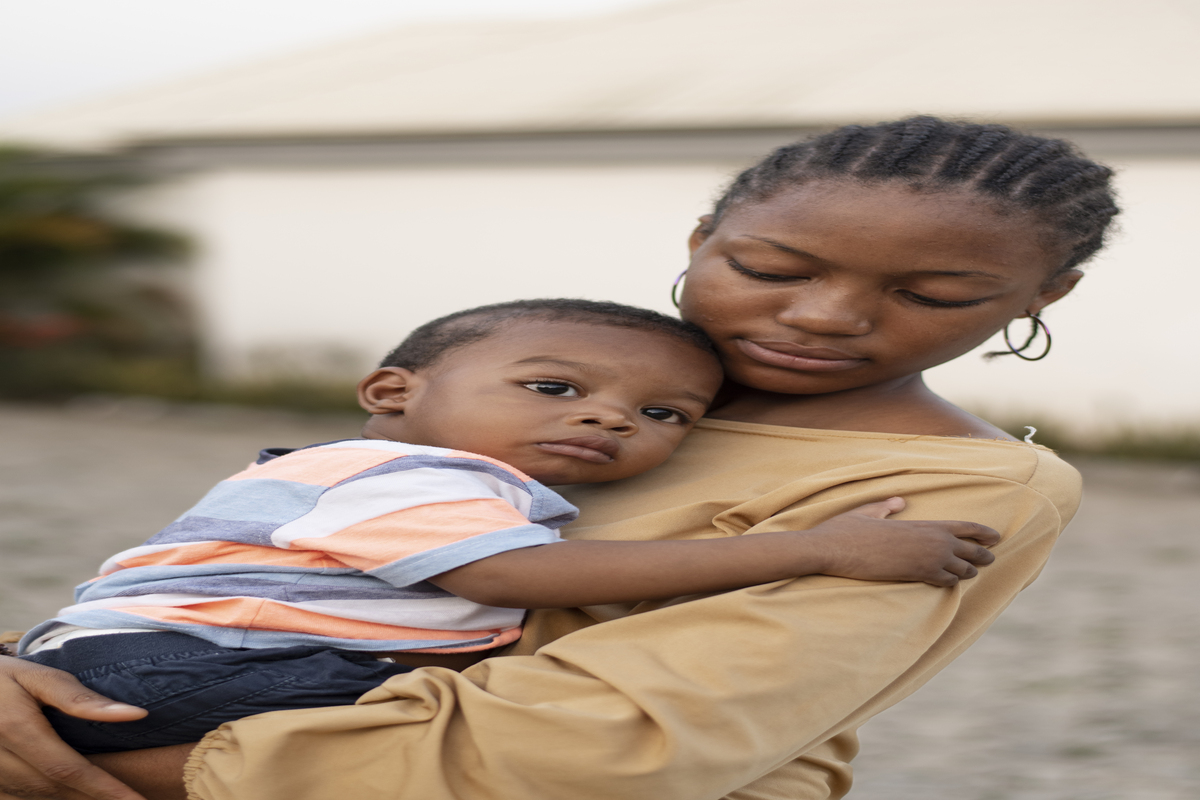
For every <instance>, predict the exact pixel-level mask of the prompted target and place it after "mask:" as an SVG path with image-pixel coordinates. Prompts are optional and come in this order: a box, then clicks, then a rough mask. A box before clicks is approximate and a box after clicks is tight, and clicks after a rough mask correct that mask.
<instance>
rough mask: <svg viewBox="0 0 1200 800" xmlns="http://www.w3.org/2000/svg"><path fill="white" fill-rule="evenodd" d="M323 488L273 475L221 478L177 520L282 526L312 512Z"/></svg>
mask: <svg viewBox="0 0 1200 800" xmlns="http://www.w3.org/2000/svg"><path fill="white" fill-rule="evenodd" d="M326 491H328V487H326V486H312V485H309V484H307V483H296V482H295V481H281V480H276V479H273V478H247V479H245V480H240V481H221V482H220V483H218V484H217V485H216V486H214V487H213V488H212V490H211V491H210V492H209V493H208V494H206V495H205V496H204V498H203V499H202V500H201V501H200V502H199V503H197V504H196V505H195V506H193V507H192V508H191V509H190V510H188V512H187V513H186V514H184V515H183V516H182V517H180V518H179V519H178V520H176V522H179V521H182V520H184V519H187V518H188V517H210V518H212V519H224V520H238V521H242V522H271V523H275V524H276V525H283V524H284V523H286V522H291V521H292V520H294V519H297V518H299V517H302V516H304V515H305V514H307V513H308V512H309V511H312V510H313V507H314V506H315V505H316V504H317V500H318V498H320V497H321V495H322V494H324V493H325V492H326Z"/></svg>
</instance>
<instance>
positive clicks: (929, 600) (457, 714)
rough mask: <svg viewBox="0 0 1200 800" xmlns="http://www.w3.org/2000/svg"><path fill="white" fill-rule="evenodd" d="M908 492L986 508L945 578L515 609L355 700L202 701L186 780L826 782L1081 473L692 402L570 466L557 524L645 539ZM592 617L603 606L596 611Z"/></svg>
mask: <svg viewBox="0 0 1200 800" xmlns="http://www.w3.org/2000/svg"><path fill="white" fill-rule="evenodd" d="M893 495H899V496H902V497H904V498H905V499H906V500H907V501H908V504H909V505H908V508H907V509H906V510H905V511H904V512H903V514H901V515H899V516H901V517H902V518H909V519H964V520H973V521H976V522H982V523H985V524H987V525H990V526H992V527H993V528H996V529H997V530H998V531H1000V533H1001V534H1002V540H1001V542H1000V543H999V544H997V545H996V546H995V547H994V548H993V552H994V553H995V555H996V561H995V563H994V564H992V565H990V566H987V567H984V568H982V569H981V570H980V574H979V576H978V577H976V578H973V579H971V580H967V581H963V582H961V583H959V585H958V586H956V587H955V588H953V589H944V588H937V587H932V586H928V585H925V584H921V583H885V582H867V581H855V580H849V579H845V578H835V577H830V576H825V575H814V576H809V577H805V578H800V579H797V580H791V581H780V582H776V583H771V584H765V585H762V586H757V587H752V588H749V589H742V590H739V591H735V592H726V593H722V594H715V595H709V596H703V597H697V598H691V599H688V600H687V601H686V602H675V603H643V604H640V605H637V606H633V607H630V606H603V607H592V608H588V609H565V610H548V611H535V612H532V613H531V614H530V615H529V619H528V623H527V626H526V631H525V635H524V637H523V639H522V640H521V642H520V643H519V644H518V645H517V646H516V648H515V650H514V652H515V653H517V655H513V656H509V657H504V658H492V659H488V660H487V661H485V662H483V663H481V664H478V665H476V666H474V667H472V668H470V669H469V670H467V671H465V672H463V673H461V674H459V673H456V672H453V671H451V670H446V669H437V668H434V669H430V668H426V669H421V670H417V671H416V672H413V673H410V674H407V675H401V676H398V677H395V678H392V679H390V680H389V681H388V682H387V683H385V684H383V685H382V686H380V687H379V688H377V689H375V690H373V691H371V692H369V693H368V694H366V695H365V696H364V697H363V698H362V699H361V700H360V701H359V704H358V705H356V706H342V707H336V708H322V709H311V710H301V711H285V712H277V713H272V714H264V715H260V716H257V717H251V718H248V719H244V720H239V721H237V722H233V723H228V724H225V725H222V726H221V728H220V729H219V730H217V731H214V732H213V733H211V734H210V735H209V736H207V737H206V738H205V739H204V741H203V742H202V743H201V744H200V745H199V746H198V747H197V748H196V750H195V751H194V753H193V755H192V758H191V760H190V762H189V764H188V768H187V781H188V787H189V792H190V796H191V797H192V798H203V800H276V799H278V800H294V798H306V800H334V798H341V797H370V798H379V800H464V799H466V798H470V800H513V798H521V800H564V798H571V800H612V799H613V798H647V800H709V799H710V798H711V799H712V800H717V798H722V797H729V798H731V799H733V800H785V798H786V800H818V799H821V800H823V799H824V798H839V797H842V796H843V795H844V794H845V793H846V792H847V791H848V789H849V785H850V768H849V764H848V762H849V761H850V759H851V758H852V757H853V756H854V754H855V752H856V750H857V741H856V738H855V734H854V731H855V729H856V728H857V727H858V726H859V725H861V724H862V723H863V722H864V721H865V720H867V719H868V718H869V717H871V716H872V715H874V714H876V713H878V712H879V711H881V710H883V709H885V708H887V707H888V706H890V705H892V704H894V703H896V702H897V701H899V700H900V699H902V698H904V697H906V696H907V695H909V694H911V693H912V692H913V691H915V690H916V689H917V688H918V687H920V686H921V685H922V684H923V683H924V682H925V681H927V680H928V679H929V678H930V677H932V676H933V675H934V674H935V673H936V672H937V671H938V670H940V669H941V668H942V667H944V666H945V665H946V664H947V663H949V662H950V661H951V660H952V659H953V658H954V657H955V656H957V655H958V654H959V653H961V652H962V651H963V650H964V649H965V648H966V647H967V646H968V645H969V644H970V643H971V642H973V641H974V640H975V639H976V638H977V637H978V636H979V635H980V634H981V633H982V632H983V631H984V630H985V629H986V628H987V627H988V625H990V624H991V622H992V621H993V620H994V619H995V618H996V616H997V615H998V614H999V613H1000V612H1001V611H1002V610H1003V609H1004V608H1005V607H1006V606H1007V605H1008V603H1009V602H1010V601H1011V600H1012V599H1013V597H1014V596H1015V595H1016V594H1017V592H1019V591H1020V590H1021V589H1022V588H1024V587H1025V586H1026V585H1028V584H1029V583H1030V582H1031V581H1032V580H1033V579H1034V578H1035V577H1036V576H1037V574H1038V572H1039V571H1040V570H1041V568H1042V565H1043V564H1044V563H1045V561H1046V558H1047V556H1048V555H1049V553H1050V548H1051V547H1052V545H1053V543H1054V540H1055V538H1056V537H1057V536H1058V534H1059V532H1060V531H1061V530H1062V528H1063V526H1064V525H1065V524H1066V523H1067V522H1068V521H1069V520H1070V518H1071V516H1072V515H1073V514H1074V512H1075V509H1076V507H1077V505H1078V501H1079V495H1080V482H1079V475H1078V473H1077V472H1076V471H1075V470H1074V469H1072V468H1071V467H1070V466H1068V465H1067V464H1065V463H1064V462H1063V461H1061V460H1060V459H1058V458H1057V457H1056V456H1055V455H1054V454H1053V453H1051V452H1050V451H1048V450H1046V449H1044V448H1041V447H1037V446H1031V445H1026V444H1023V443H1019V442H1004V441H981V440H973V439H960V438H947V437H935V436H907V435H897V434H881V433H858V432H847V431H826V430H808V429H799V428H783V427H775V426H768V425H757V424H750V423H741V422H727V421H720V420H703V421H702V422H701V423H700V425H698V426H697V429H696V430H695V431H694V432H693V434H692V435H691V436H689V437H688V440H687V441H686V442H685V444H684V446H683V447H682V448H680V450H679V451H678V452H677V453H676V454H675V455H674V456H673V457H672V459H671V460H670V461H669V462H668V463H667V464H666V465H664V466H662V467H660V468H658V469H656V470H654V471H653V472H651V473H648V474H646V475H642V476H639V477H637V478H632V479H629V480H626V481H623V482H620V483H619V484H606V485H599V486H585V487H576V488H575V489H573V490H572V491H571V492H570V499H571V500H572V501H574V502H576V503H577V504H579V505H581V507H582V508H583V515H582V517H581V518H580V520H579V522H578V523H577V524H575V525H573V526H572V527H571V528H570V529H569V530H568V531H567V534H568V535H569V536H573V537H579V538H591V539H621V540H655V539H688V538H703V537H714V536H737V535H741V534H745V533H754V532H759V531H769V530H796V529H806V528H810V527H812V526H813V525H815V524H817V523H819V522H821V521H822V520H825V519H828V518H829V517H831V516H833V515H835V514H839V513H841V512H843V511H847V510H849V509H851V508H853V507H855V506H857V505H860V504H862V503H866V502H872V501H877V500H882V499H885V498H887V497H891V496H893ZM601 621H602V622H604V623H605V624H603V625H598V624H596V623H597V622H601Z"/></svg>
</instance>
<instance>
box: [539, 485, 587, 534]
mask: <svg viewBox="0 0 1200 800" xmlns="http://www.w3.org/2000/svg"><path fill="white" fill-rule="evenodd" d="M528 488H529V490H530V494H532V495H533V505H532V506H530V508H529V521H530V522H536V523H538V524H539V525H545V526H546V527H547V528H554V529H556V530H557V529H558V528H561V527H562V526H563V525H566V524H568V523H571V522H574V521H575V518H576V517H578V516H579V509H578V508H576V507H575V506H573V505H571V504H570V503H568V502H567V501H566V499H565V498H564V497H563V496H562V495H560V494H559V493H558V492H555V491H552V490H550V489H547V488H546V487H545V486H544V485H542V484H540V483H538V482H537V481H530V482H529V483H528Z"/></svg>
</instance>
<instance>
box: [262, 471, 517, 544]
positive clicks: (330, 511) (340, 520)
mask: <svg viewBox="0 0 1200 800" xmlns="http://www.w3.org/2000/svg"><path fill="white" fill-rule="evenodd" d="M495 499H500V500H503V501H505V502H506V503H508V504H509V505H511V506H512V507H513V508H515V509H516V510H517V511H518V512H520V514H521V515H522V516H524V517H525V518H526V519H528V517H529V511H530V509H531V508H532V506H533V498H532V497H531V496H530V494H529V493H528V492H527V491H525V490H524V489H523V488H521V487H518V486H512V485H510V484H507V483H505V482H504V481H502V480H500V479H498V478H495V477H493V476H491V475H488V474H486V473H482V472H468V471H466V470H452V469H438V468H433V467H423V468H420V469H410V470H402V471H400V472H389V473H386V474H384V475H376V476H374V477H370V478H362V479H360V480H356V481H351V482H350V483H347V484H344V485H342V486H337V487H335V488H333V489H330V490H329V491H327V492H325V493H324V494H322V495H321V498H320V499H319V500H318V501H317V504H316V506H314V507H313V509H312V511H309V512H308V513H307V514H305V515H304V516H302V517H299V518H298V519H295V520H292V521H291V522H289V523H287V524H285V525H281V526H280V527H279V528H277V529H276V530H275V532H274V533H272V534H271V542H272V543H273V544H274V545H275V546H276V547H282V548H290V547H291V543H292V542H294V541H295V540H296V539H319V538H322V537H325V536H332V535H333V534H335V533H337V532H338V531H341V530H344V529H345V528H349V527H350V526H351V525H357V524H358V523H360V522H366V521H367V520H369V519H375V518H376V517H382V516H383V515H385V514H390V513H392V512H394V511H402V510H404V509H407V508H416V507H418V506H424V505H429V504H431V503H453V502H458V501H462V500H495Z"/></svg>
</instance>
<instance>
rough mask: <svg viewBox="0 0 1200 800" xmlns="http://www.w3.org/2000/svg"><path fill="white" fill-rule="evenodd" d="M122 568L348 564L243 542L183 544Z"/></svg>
mask: <svg viewBox="0 0 1200 800" xmlns="http://www.w3.org/2000/svg"><path fill="white" fill-rule="evenodd" d="M117 563H118V564H120V565H121V566H122V567H167V566H175V565H190V564H261V565H267V564H269V565H271V566H280V567H302V568H304V569H322V568H325V567H332V568H334V569H345V568H346V564H343V563H342V562H340V561H338V560H337V559H336V558H331V557H329V556H327V555H325V554H324V553H319V552H316V551H313V550H299V551H297V550H282V549H280V548H278V547H260V546H258V545H253V544H242V543H241V542H197V543H195V544H181V545H179V546H178V547H176V548H174V549H172V550H160V551H158V552H157V553H146V554H145V555H140V556H135V557H133V558H130V559H127V560H124V561H119V562H117Z"/></svg>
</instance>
